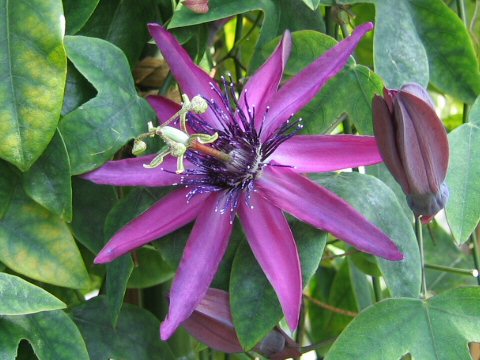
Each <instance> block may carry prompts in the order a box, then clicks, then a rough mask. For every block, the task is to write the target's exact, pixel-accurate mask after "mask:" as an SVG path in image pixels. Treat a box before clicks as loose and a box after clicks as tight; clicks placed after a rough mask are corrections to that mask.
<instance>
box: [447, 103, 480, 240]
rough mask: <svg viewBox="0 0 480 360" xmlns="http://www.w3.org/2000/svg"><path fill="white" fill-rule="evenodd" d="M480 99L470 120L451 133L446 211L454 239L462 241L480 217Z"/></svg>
mask: <svg viewBox="0 0 480 360" xmlns="http://www.w3.org/2000/svg"><path fill="white" fill-rule="evenodd" d="M479 115H480V100H477V101H476V102H475V105H474V107H472V109H471V113H470V119H471V122H469V123H466V124H464V125H462V126H460V127H458V128H456V129H455V130H454V131H452V132H451V133H450V134H448V141H449V143H450V163H449V166H448V173H447V180H446V181H447V185H448V188H449V190H450V199H449V200H448V203H447V207H446V209H445V210H446V213H447V219H448V224H449V225H450V228H451V230H452V234H453V237H454V238H455V241H456V242H457V243H459V244H463V243H464V242H465V241H467V240H468V237H469V236H470V234H471V233H472V232H473V230H474V229H475V227H476V226H477V224H478V221H479V220H480V184H479V182H478V178H479V177H480V147H479V146H478V144H479V142H480V116H479Z"/></svg>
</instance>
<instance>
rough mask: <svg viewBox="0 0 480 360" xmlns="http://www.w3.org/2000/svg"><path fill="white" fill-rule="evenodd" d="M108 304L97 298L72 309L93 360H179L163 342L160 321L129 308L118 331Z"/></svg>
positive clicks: (143, 311) (144, 311)
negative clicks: (110, 316) (114, 325)
mask: <svg viewBox="0 0 480 360" xmlns="http://www.w3.org/2000/svg"><path fill="white" fill-rule="evenodd" d="M107 307H108V305H107V302H106V299H105V298H103V297H97V298H94V299H92V300H90V301H88V302H87V303H86V304H84V305H81V306H79V307H76V308H74V309H72V312H71V315H72V318H73V320H74V321H75V322H76V323H77V325H78V327H79V328H80V331H81V333H82V335H83V338H84V339H85V342H86V344H87V349H88V353H89V354H90V358H91V360H104V359H136V360H143V359H145V360H147V359H148V360H155V359H159V360H175V358H174V356H173V354H172V353H171V351H170V349H169V347H168V345H167V343H165V342H162V341H160V337H159V332H158V331H159V328H160V323H159V321H158V320H157V319H156V318H155V317H154V316H153V315H152V314H150V313H149V312H148V311H146V310H143V309H140V308H138V307H136V306H133V305H129V304H125V305H124V306H123V308H122V311H121V313H120V316H119V318H118V323H117V326H116V327H115V328H114V327H113V326H112V325H111V323H110V318H109V316H108V310H107Z"/></svg>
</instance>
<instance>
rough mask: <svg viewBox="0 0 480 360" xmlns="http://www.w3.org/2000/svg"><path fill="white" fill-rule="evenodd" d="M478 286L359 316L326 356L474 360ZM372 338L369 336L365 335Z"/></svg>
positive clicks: (331, 359) (479, 334)
mask: <svg viewBox="0 0 480 360" xmlns="http://www.w3.org/2000/svg"><path fill="white" fill-rule="evenodd" d="M479 301H480V287H475V288H459V289H454V290H450V291H447V292H445V293H443V294H441V295H439V296H436V297H433V298H431V299H428V300H426V301H423V300H418V299H387V300H384V301H381V302H379V303H377V304H375V305H373V306H372V307H370V308H368V309H367V310H365V311H364V312H362V313H361V314H360V315H359V316H357V317H356V318H355V319H354V320H353V321H352V322H351V323H350V325H349V326H348V328H347V329H345V331H344V332H343V333H342V334H341V335H340V336H339V337H338V339H337V340H336V341H335V343H334V344H333V346H332V348H331V349H330V351H329V352H328V354H327V356H326V357H325V359H326V360H336V359H342V360H343V359H370V360H375V359H400V358H401V357H402V356H403V355H405V354H407V353H408V354H410V355H411V356H412V358H414V359H422V360H429V359H438V360H442V359H445V360H447V359H448V360H450V359H465V360H468V359H471V357H470V352H469V349H468V343H469V342H472V341H476V342H479V341H480V306H478V303H479ZM366 334H368V336H366Z"/></svg>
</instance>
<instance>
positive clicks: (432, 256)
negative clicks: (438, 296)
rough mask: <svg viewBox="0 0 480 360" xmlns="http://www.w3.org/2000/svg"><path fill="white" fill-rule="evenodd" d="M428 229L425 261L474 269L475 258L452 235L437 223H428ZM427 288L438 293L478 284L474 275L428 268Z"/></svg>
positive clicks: (424, 246)
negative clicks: (454, 242)
mask: <svg viewBox="0 0 480 360" xmlns="http://www.w3.org/2000/svg"><path fill="white" fill-rule="evenodd" d="M428 227H429V229H428V231H425V230H424V231H423V238H424V240H423V248H424V252H425V263H426V264H432V265H443V266H449V267H454V268H460V269H466V270H467V269H473V268H474V264H473V258H472V255H471V254H467V253H465V252H464V251H462V249H460V248H459V247H457V246H455V245H454V244H453V243H452V237H451V235H450V234H447V233H446V232H445V230H443V229H442V228H441V227H440V226H439V225H438V224H437V223H432V224H429V225H428ZM425 273H426V277H427V288H428V290H429V291H431V292H434V293H438V292H441V291H446V290H448V289H452V288H456V287H460V286H465V285H476V284H477V282H476V279H475V277H473V276H467V275H463V276H462V275H459V274H454V273H449V272H445V271H439V270H434V269H429V268H426V270H425Z"/></svg>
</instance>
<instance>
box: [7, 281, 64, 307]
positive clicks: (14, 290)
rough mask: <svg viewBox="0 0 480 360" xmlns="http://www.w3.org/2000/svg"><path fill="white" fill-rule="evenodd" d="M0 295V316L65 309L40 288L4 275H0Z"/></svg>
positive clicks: (53, 297) (58, 301)
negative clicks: (0, 299) (0, 298)
mask: <svg viewBox="0 0 480 360" xmlns="http://www.w3.org/2000/svg"><path fill="white" fill-rule="evenodd" d="M0 294H2V301H1V302H0V315H25V314H33V313H37V312H40V311H49V310H57V309H63V308H65V307H66V305H65V304H64V303H63V302H61V301H60V300H58V299H57V298H56V297H55V296H53V295H51V294H49V293H48V292H46V291H45V290H43V289H42V288H39V287H38V286H35V285H33V284H31V283H29V282H28V281H25V280H23V279H22V278H20V277H18V276H14V275H10V274H5V273H0Z"/></svg>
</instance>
